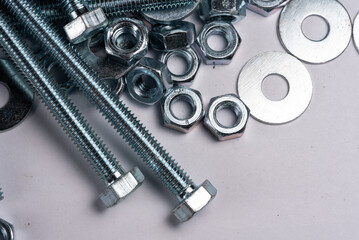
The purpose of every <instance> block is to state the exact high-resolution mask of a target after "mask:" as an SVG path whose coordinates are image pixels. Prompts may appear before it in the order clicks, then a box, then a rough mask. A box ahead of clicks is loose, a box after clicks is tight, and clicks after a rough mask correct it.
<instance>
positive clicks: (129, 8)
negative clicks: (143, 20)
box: [38, 0, 196, 21]
mask: <svg viewBox="0 0 359 240" xmlns="http://www.w3.org/2000/svg"><path fill="white" fill-rule="evenodd" d="M67 1H71V0H67ZM194 2H196V0H156V1H154V0H84V2H83V4H84V5H85V6H86V7H87V8H88V9H89V10H94V9H96V8H102V10H103V11H104V13H105V14H106V15H107V16H108V17H111V16H119V15H121V14H123V13H128V12H139V11H143V12H145V11H156V10H164V9H171V8H176V7H184V6H187V5H189V4H192V3H194ZM38 9H39V11H40V12H41V13H42V14H43V15H44V16H46V17H47V19H48V20H50V21H56V20H60V19H64V17H65V16H64V15H63V12H62V10H61V4H59V3H58V1H55V0H47V1H46V2H41V3H39V5H38Z"/></svg>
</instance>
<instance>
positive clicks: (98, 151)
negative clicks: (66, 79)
mask: <svg viewBox="0 0 359 240" xmlns="http://www.w3.org/2000/svg"><path fill="white" fill-rule="evenodd" d="M7 19H8V17H7V16H6V15H5V14H4V12H3V11H1V10H0V44H1V45H2V46H3V47H4V49H5V50H6V51H7V53H8V54H9V56H10V58H11V59H12V61H13V62H14V63H15V64H16V65H17V68H18V69H19V70H21V71H22V73H23V75H24V77H26V79H27V81H28V82H29V84H30V85H31V86H32V87H33V89H34V91H35V92H36V93H37V94H38V96H39V97H40V98H41V100H42V101H43V102H44V103H45V105H46V106H47V108H48V110H49V111H50V112H51V113H52V115H53V116H54V117H55V118H56V120H57V122H58V123H59V124H60V126H61V127H62V128H63V130H64V131H65V132H66V133H67V135H68V136H69V137H70V138H71V139H72V141H73V142H74V143H75V144H76V146H77V147H78V149H79V150H80V151H81V152H82V154H83V155H84V157H85V158H86V159H87V160H88V161H89V163H90V165H91V166H92V167H93V168H94V169H95V170H96V172H97V174H98V175H99V176H100V178H101V179H102V180H103V181H104V182H105V183H106V185H107V188H106V190H105V193H103V194H101V195H100V198H101V200H102V201H103V202H104V203H105V205H106V206H110V205H114V204H115V203H117V202H118V201H120V200H122V199H123V198H124V197H126V196H127V195H128V194H130V193H131V192H132V191H133V190H135V189H136V188H137V187H138V186H140V185H141V183H142V182H143V175H142V173H141V172H140V171H139V169H138V168H134V169H132V170H131V171H130V172H127V173H126V172H125V171H124V170H123V168H122V167H121V165H120V164H119V163H118V161H117V160H116V159H115V157H114V156H113V154H112V153H111V152H110V150H109V149H108V148H107V147H106V145H105V144H103V143H102V140H101V139H100V138H99V137H98V136H97V134H96V133H95V132H94V131H93V129H92V128H91V126H90V125H89V124H88V122H87V121H86V120H85V119H84V117H83V116H82V114H81V113H80V112H79V110H78V109H77V108H76V107H75V106H74V104H73V103H72V102H71V100H70V99H69V98H68V97H67V96H66V95H65V94H64V93H63V92H62V91H61V90H60V88H59V87H58V85H57V84H56V83H55V81H54V79H53V78H51V77H50V75H49V73H48V72H47V71H46V70H45V69H44V68H43V67H42V66H41V64H39V61H37V59H36V57H35V55H33V53H32V52H31V51H30V50H29V49H28V48H27V46H26V45H25V44H24V42H23V40H22V35H21V34H19V33H18V32H17V31H16V30H15V29H14V27H13V25H14V23H13V22H10V21H9V20H7Z"/></svg>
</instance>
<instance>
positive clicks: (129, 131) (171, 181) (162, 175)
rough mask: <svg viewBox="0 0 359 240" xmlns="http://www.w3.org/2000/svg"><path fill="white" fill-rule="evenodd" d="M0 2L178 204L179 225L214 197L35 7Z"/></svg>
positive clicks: (23, 0)
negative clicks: (93, 105)
mask: <svg viewBox="0 0 359 240" xmlns="http://www.w3.org/2000/svg"><path fill="white" fill-rule="evenodd" d="M3 2H5V5H6V6H7V7H8V9H9V10H10V11H11V12H12V13H13V14H14V15H15V16H16V17H17V20H18V21H20V22H21V23H22V25H23V27H25V28H26V29H27V30H28V31H29V32H31V33H32V35H33V37H35V38H36V39H37V40H38V41H39V42H40V43H41V44H42V46H43V47H44V48H46V49H47V51H48V53H49V54H51V56H52V57H53V58H54V60H56V61H57V62H58V63H59V64H60V65H61V67H62V68H63V70H65V71H66V72H67V73H68V75H69V76H71V77H72V78H73V79H74V81H75V82H76V84H77V85H78V87H79V88H80V90H81V91H82V92H83V93H84V94H85V95H86V96H87V97H88V99H89V100H90V101H91V102H93V103H94V104H95V105H96V106H97V108H98V110H99V111H100V112H101V113H102V115H103V116H104V117H105V118H106V119H107V120H108V121H109V122H110V124H111V125H112V126H113V127H114V129H115V130H116V131H117V132H118V133H120V135H121V136H122V137H123V138H124V139H125V140H126V142H127V143H128V144H129V145H130V146H131V147H132V148H133V149H134V151H135V152H136V153H137V154H138V155H139V156H140V157H141V158H142V160H143V161H144V162H145V163H146V164H147V165H148V166H149V167H150V168H151V169H152V171H153V172H154V173H155V174H156V175H157V177H159V179H160V180H161V181H162V182H163V183H164V184H165V185H166V186H167V188H168V189H170V190H171V191H172V193H173V194H174V195H175V196H176V197H177V198H178V200H179V202H180V203H179V205H178V206H177V207H176V208H175V209H174V214H175V216H176V217H177V218H178V219H179V220H180V221H186V220H188V219H190V218H191V217H192V216H193V215H194V214H195V213H197V212H198V211H200V210H201V209H202V208H204V207H205V206H206V205H207V204H208V203H209V202H210V201H211V200H212V199H213V198H214V197H215V195H216V189H215V188H214V187H213V186H212V185H211V184H210V182H209V181H205V182H204V183H203V184H201V185H199V186H197V185H195V184H194V183H193V182H192V180H191V179H190V178H189V176H188V175H187V174H186V173H185V172H184V170H183V169H182V168H181V167H180V166H179V165H178V163H177V162H175V160H174V159H173V158H172V157H171V156H170V155H169V154H168V153H167V152H166V150H165V149H164V148H163V147H162V146H161V145H160V144H159V143H158V142H157V140H156V139H155V138H154V137H153V136H152V135H151V134H150V133H149V132H148V130H147V129H146V128H145V127H144V126H143V124H142V123H141V122H140V121H139V120H137V118H136V117H135V116H134V115H133V114H132V112H131V111H130V110H129V109H128V108H127V106H126V105H125V104H124V103H122V101H120V100H119V98H118V97H117V96H116V95H115V94H114V93H112V92H111V91H110V90H109V89H108V88H107V87H106V86H105V85H104V83H103V82H101V81H100V80H99V78H98V76H97V75H96V73H95V72H94V71H93V70H92V69H91V68H90V67H89V66H88V65H87V64H86V63H85V61H84V60H83V59H82V57H81V56H80V55H79V54H78V52H77V51H76V50H75V49H74V48H73V47H72V46H71V45H69V44H67V43H66V42H65V40H64V39H62V38H61V36H60V35H59V34H57V33H56V32H55V30H54V29H55V28H54V27H53V26H52V25H51V24H50V23H49V22H48V21H47V20H46V19H45V18H44V17H43V16H42V15H41V14H40V13H38V12H37V11H36V9H37V7H36V5H34V4H33V3H31V2H30V1H28V0H3Z"/></svg>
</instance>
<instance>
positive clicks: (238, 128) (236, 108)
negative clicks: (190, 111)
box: [204, 94, 249, 141]
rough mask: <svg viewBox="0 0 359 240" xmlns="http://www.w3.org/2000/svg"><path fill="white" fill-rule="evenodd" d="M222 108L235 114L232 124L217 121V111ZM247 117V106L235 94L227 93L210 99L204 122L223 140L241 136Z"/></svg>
mask: <svg viewBox="0 0 359 240" xmlns="http://www.w3.org/2000/svg"><path fill="white" fill-rule="evenodd" d="M222 109H229V110H231V111H232V112H233V113H234V114H235V116H236V121H235V122H234V124H233V125H232V126H225V125H223V124H221V123H220V122H219V121H218V119H217V113H218V112H219V111H220V110H222ZM248 118H249V109H248V107H247V106H246V105H245V104H244V103H243V102H242V101H241V100H240V99H239V98H238V97H237V96H236V95H234V94H227V95H222V96H218V97H214V98H212V99H211V100H210V102H209V104H208V109H207V112H206V116H205V118H204V124H205V126H206V127H207V128H208V129H209V130H210V131H211V132H212V133H213V134H214V136H216V137H217V139H218V140H220V141H223V140H229V139H233V138H239V137H241V136H242V135H243V133H244V131H245V129H246V126H247V122H248Z"/></svg>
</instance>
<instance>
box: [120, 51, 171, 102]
mask: <svg viewBox="0 0 359 240" xmlns="http://www.w3.org/2000/svg"><path fill="white" fill-rule="evenodd" d="M125 81H126V86H127V90H128V92H129V94H130V95H131V97H132V98H133V99H135V100H136V101H138V102H140V103H143V104H147V105H153V104H155V103H156V102H158V101H159V100H161V98H162V97H163V95H164V93H165V92H166V89H167V88H169V87H170V86H171V85H172V79H171V74H170V72H169V71H168V69H167V67H166V65H164V64H163V63H161V62H160V61H158V60H155V59H152V58H146V57H145V58H143V59H142V60H141V61H140V62H139V63H138V65H137V66H135V67H134V68H133V69H132V70H131V71H129V72H128V73H127V75H126V76H125Z"/></svg>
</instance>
